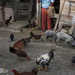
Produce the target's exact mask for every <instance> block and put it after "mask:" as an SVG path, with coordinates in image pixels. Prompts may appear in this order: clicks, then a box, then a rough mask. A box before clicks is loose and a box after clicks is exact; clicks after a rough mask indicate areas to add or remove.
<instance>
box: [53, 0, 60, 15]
mask: <svg viewBox="0 0 75 75" xmlns="http://www.w3.org/2000/svg"><path fill="white" fill-rule="evenodd" d="M54 7H55V13H56V14H59V9H60V0H55V4H54Z"/></svg>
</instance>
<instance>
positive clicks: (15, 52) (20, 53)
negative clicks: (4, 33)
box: [9, 47, 29, 60]
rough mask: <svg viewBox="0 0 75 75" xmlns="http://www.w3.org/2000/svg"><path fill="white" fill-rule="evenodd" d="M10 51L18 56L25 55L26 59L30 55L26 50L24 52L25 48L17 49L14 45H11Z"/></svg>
mask: <svg viewBox="0 0 75 75" xmlns="http://www.w3.org/2000/svg"><path fill="white" fill-rule="evenodd" d="M9 51H10V52H11V53H14V54H16V55H17V56H18V57H25V58H26V59H28V60H29V57H28V55H27V54H26V52H24V51H23V50H16V49H13V48H12V47H9Z"/></svg>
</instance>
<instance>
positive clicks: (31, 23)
mask: <svg viewBox="0 0 75 75" xmlns="http://www.w3.org/2000/svg"><path fill="white" fill-rule="evenodd" d="M35 26H36V24H35V23H34V22H31V21H29V28H32V29H33V30H34V27H35Z"/></svg>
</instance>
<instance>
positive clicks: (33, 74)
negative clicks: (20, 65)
mask: <svg viewBox="0 0 75 75" xmlns="http://www.w3.org/2000/svg"><path fill="white" fill-rule="evenodd" d="M11 71H12V72H13V73H14V75H37V73H38V70H37V69H35V68H34V69H33V70H32V71H31V72H25V71H24V72H21V73H20V72H18V71H17V70H15V69H12V70H11Z"/></svg>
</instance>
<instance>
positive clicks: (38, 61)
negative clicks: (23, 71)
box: [36, 49, 55, 71]
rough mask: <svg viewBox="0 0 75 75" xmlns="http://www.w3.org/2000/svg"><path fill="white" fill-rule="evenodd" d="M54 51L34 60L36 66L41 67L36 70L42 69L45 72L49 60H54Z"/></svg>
mask: <svg viewBox="0 0 75 75" xmlns="http://www.w3.org/2000/svg"><path fill="white" fill-rule="evenodd" d="M54 51H55V50H54V49H51V50H50V51H49V52H48V53H47V54H44V55H41V56H40V57H39V58H37V59H36V64H37V65H41V66H42V67H43V68H38V70H42V69H44V71H46V70H47V68H48V66H49V63H50V61H51V59H53V58H54V53H53V52H54ZM45 66H46V68H45Z"/></svg>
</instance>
